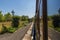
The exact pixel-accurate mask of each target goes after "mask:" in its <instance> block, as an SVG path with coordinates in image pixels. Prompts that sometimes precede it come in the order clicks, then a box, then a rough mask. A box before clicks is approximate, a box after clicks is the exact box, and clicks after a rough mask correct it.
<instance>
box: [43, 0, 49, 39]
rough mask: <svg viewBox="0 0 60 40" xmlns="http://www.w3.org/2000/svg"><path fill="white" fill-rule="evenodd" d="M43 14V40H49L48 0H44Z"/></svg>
mask: <svg viewBox="0 0 60 40" xmlns="http://www.w3.org/2000/svg"><path fill="white" fill-rule="evenodd" d="M42 14H43V15H42V16H43V40H48V26H47V0H42Z"/></svg>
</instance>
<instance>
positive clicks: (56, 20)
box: [52, 15, 60, 28]
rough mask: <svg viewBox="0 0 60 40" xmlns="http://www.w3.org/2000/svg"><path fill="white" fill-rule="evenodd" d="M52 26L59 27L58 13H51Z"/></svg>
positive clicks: (59, 17) (59, 16) (59, 18)
mask: <svg viewBox="0 0 60 40" xmlns="http://www.w3.org/2000/svg"><path fill="white" fill-rule="evenodd" d="M52 20H53V22H52V23H53V25H54V28H56V27H60V15H53V17H52Z"/></svg>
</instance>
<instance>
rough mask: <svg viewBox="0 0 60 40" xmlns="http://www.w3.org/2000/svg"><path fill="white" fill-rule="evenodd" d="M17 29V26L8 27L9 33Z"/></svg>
mask: <svg viewBox="0 0 60 40" xmlns="http://www.w3.org/2000/svg"><path fill="white" fill-rule="evenodd" d="M16 30H17V28H14V27H10V28H8V32H9V33H13V32H15V31H16Z"/></svg>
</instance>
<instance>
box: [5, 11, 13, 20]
mask: <svg viewBox="0 0 60 40" xmlns="http://www.w3.org/2000/svg"><path fill="white" fill-rule="evenodd" d="M4 17H5V21H11V20H12V16H11V14H10V13H9V12H8V13H7V14H5V15H4Z"/></svg>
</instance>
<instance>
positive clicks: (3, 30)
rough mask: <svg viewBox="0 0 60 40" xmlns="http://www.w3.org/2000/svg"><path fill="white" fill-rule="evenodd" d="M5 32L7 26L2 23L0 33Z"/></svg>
mask: <svg viewBox="0 0 60 40" xmlns="http://www.w3.org/2000/svg"><path fill="white" fill-rule="evenodd" d="M5 32H7V28H6V26H4V24H2V31H1V33H0V34H3V33H5Z"/></svg>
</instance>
